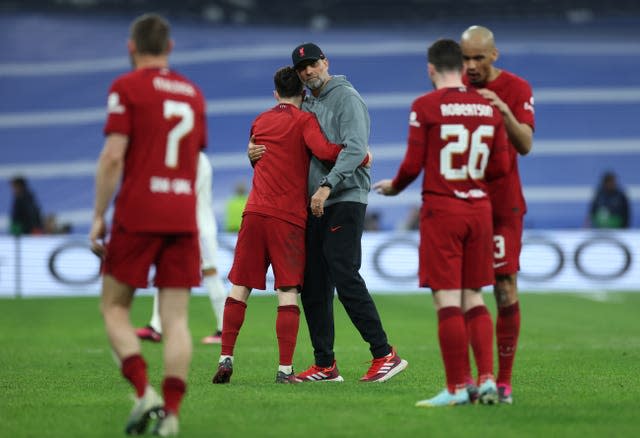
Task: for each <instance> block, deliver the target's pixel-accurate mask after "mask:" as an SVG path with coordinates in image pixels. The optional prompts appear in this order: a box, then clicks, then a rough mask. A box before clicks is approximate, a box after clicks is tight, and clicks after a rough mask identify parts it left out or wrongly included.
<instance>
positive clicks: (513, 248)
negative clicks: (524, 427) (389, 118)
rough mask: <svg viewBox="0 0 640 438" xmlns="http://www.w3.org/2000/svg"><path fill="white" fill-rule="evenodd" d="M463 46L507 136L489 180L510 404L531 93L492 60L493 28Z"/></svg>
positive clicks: (502, 377)
mask: <svg viewBox="0 0 640 438" xmlns="http://www.w3.org/2000/svg"><path fill="white" fill-rule="evenodd" d="M460 45H461V47H462V56H463V60H464V64H465V67H466V74H465V75H464V77H463V81H464V83H465V84H467V85H469V86H471V87H474V88H476V89H478V92H479V93H480V94H482V95H483V96H484V97H485V98H487V99H489V101H490V102H491V104H492V105H493V106H494V107H495V108H496V109H497V110H499V111H500V113H501V114H502V117H503V118H504V125H505V129H506V131H507V136H508V139H509V148H508V151H507V153H508V154H509V162H510V165H509V169H510V170H509V172H508V173H507V174H506V175H505V176H504V177H502V178H499V179H497V180H495V181H492V182H491V184H489V196H490V198H491V203H492V205H493V229H494V230H493V241H494V260H493V268H494V271H495V272H494V274H495V284H494V296H495V299H496V304H497V307H498V316H497V319H496V339H497V345H498V380H497V384H498V393H499V396H500V402H501V403H508V404H511V403H513V398H512V395H511V371H512V369H513V361H514V359H515V353H516V346H517V344H518V337H519V335H520V307H519V302H518V270H519V269H520V262H519V259H520V250H521V249H522V229H523V219H524V214H525V213H526V209H527V206H526V204H525V200H524V196H523V194H522V185H521V183H520V174H519V172H518V155H526V154H528V153H529V151H530V150H531V147H532V144H533V130H534V128H535V117H534V106H533V93H532V91H531V86H530V85H529V83H528V82H527V81H526V80H524V79H522V78H521V77H519V76H516V75H515V74H513V73H510V72H508V71H505V70H502V69H499V68H497V67H495V66H494V65H493V64H494V62H495V61H496V60H497V59H498V49H496V46H495V40H494V38H493V33H492V32H491V31H490V30H489V29H487V28H486V27H482V26H471V27H470V28H468V29H467V30H465V31H464V33H463V34H462V38H461V41H460Z"/></svg>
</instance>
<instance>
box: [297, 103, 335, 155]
mask: <svg viewBox="0 0 640 438" xmlns="http://www.w3.org/2000/svg"><path fill="white" fill-rule="evenodd" d="M302 114H304V116H303V117H302V124H303V126H302V136H303V138H304V143H305V144H306V145H307V147H308V148H309V149H310V150H311V152H312V153H313V155H315V156H316V157H317V158H319V159H320V160H326V161H332V162H335V161H336V159H337V158H338V154H340V151H341V150H342V146H341V145H338V144H335V143H331V142H330V141H329V140H327V137H325V136H324V134H323V133H322V129H320V124H318V119H316V116H315V115H314V114H312V113H302Z"/></svg>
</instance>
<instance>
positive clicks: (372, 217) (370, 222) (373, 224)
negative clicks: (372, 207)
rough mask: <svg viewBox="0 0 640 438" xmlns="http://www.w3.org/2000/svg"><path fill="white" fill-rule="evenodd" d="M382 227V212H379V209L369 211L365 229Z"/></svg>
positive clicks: (365, 220)
mask: <svg viewBox="0 0 640 438" xmlns="http://www.w3.org/2000/svg"><path fill="white" fill-rule="evenodd" d="M381 229H382V227H381V226H380V213H378V212H377V211H373V212H371V213H367V214H366V216H365V217H364V230H365V231H380V230H381Z"/></svg>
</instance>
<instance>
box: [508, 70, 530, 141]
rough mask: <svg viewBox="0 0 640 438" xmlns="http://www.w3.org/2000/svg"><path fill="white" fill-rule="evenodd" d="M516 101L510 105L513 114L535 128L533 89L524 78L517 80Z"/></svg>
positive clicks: (519, 120)
mask: <svg viewBox="0 0 640 438" xmlns="http://www.w3.org/2000/svg"><path fill="white" fill-rule="evenodd" d="M517 84H518V85H517V86H516V87H514V89H515V92H514V94H515V96H514V103H513V104H511V105H510V108H511V111H512V112H513V115H514V116H515V118H516V119H517V120H518V122H520V123H525V124H527V125H529V126H531V129H534V130H535V115H534V114H535V111H534V105H533V91H532V90H531V86H530V85H529V83H528V82H527V81H525V80H523V79H521V80H520V81H518V82H517Z"/></svg>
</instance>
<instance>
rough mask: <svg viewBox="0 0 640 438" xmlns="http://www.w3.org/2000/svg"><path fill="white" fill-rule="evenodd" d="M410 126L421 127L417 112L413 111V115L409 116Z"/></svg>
mask: <svg viewBox="0 0 640 438" xmlns="http://www.w3.org/2000/svg"><path fill="white" fill-rule="evenodd" d="M409 125H410V126H413V127H414V128H419V127H420V122H419V121H418V114H417V113H416V112H415V111H411V114H409Z"/></svg>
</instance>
